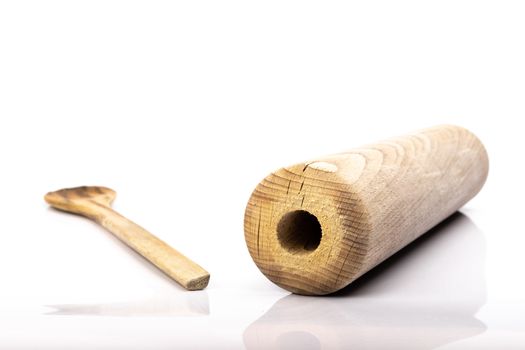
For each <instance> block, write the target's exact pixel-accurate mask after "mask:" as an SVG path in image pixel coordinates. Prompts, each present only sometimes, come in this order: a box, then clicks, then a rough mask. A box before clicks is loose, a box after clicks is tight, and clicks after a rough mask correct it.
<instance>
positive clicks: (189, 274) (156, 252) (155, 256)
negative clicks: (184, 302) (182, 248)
mask: <svg viewBox="0 0 525 350" xmlns="http://www.w3.org/2000/svg"><path fill="white" fill-rule="evenodd" d="M97 206H98V210H97V211H98V213H97V214H98V215H96V216H94V217H93V219H94V220H95V221H96V222H98V223H99V224H100V225H102V226H103V227H105V228H106V229H107V230H108V231H109V232H111V233H112V234H113V235H115V236H116V237H117V238H118V239H120V240H121V241H122V242H124V243H125V244H126V245H128V246H129V247H131V248H132V249H133V250H135V251H136V252H137V253H139V254H140V255H142V256H143V257H144V258H146V259H147V260H149V261H150V262H151V263H152V264H153V265H155V266H156V267H158V268H159V269H160V270H161V271H162V272H164V273H165V274H166V275H168V276H169V277H171V278H172V279H174V280H175V281H177V282H178V283H179V284H180V285H181V286H183V287H184V288H186V289H187V290H200V289H204V288H206V286H207V285H208V281H209V279H210V274H209V273H208V272H207V271H206V270H204V269H203V268H202V267H201V266H200V265H198V264H197V263H195V262H194V261H192V260H190V259H189V258H187V257H186V256H184V255H183V254H182V253H180V252H179V251H177V250H176V249H174V248H172V247H171V246H169V245H168V244H166V243H165V242H164V241H162V240H160V239H159V238H157V237H156V236H154V235H153V234H151V233H149V232H148V231H147V230H145V229H144V228H142V227H140V226H139V225H137V224H136V223H134V222H133V221H131V220H128V219H127V218H125V217H124V216H122V215H120V214H119V213H117V212H116V211H114V210H113V209H111V208H109V207H104V206H99V205H97Z"/></svg>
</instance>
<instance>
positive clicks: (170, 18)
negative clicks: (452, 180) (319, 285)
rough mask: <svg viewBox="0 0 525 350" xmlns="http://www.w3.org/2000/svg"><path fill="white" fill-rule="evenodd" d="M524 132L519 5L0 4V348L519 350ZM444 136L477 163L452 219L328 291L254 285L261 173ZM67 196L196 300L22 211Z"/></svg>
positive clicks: (66, 219)
mask: <svg viewBox="0 0 525 350" xmlns="http://www.w3.org/2000/svg"><path fill="white" fill-rule="evenodd" d="M523 117H525V4H524V3H523V2H521V1H514V2H513V1H492V2H490V1H458V0H455V1H432V2H425V1H413V2H409V1H384V2H380V1H363V2H359V3H352V2H327V1H324V2H323V1H319V2H312V1H299V2H287V1H264V2H247V1H238V2H230V1H210V2H205V1H190V2H174V1H167V2H153V1H144V2H137V1H122V2H110V1H98V2H97V1H82V2H74V1H63V2H57V1H35V2H27V1H3V2H1V3H0V150H1V163H0V164H1V175H0V179H1V181H0V193H1V197H0V198H1V200H0V209H1V220H0V329H1V331H0V348H2V349H4V348H5V349H35V348H44V349H77V348H78V349H92V348H96V349H112V348H115V349H125V348H126V349H128V348H132V349H146V348H147V349H175V348H228V349H234V348H243V347H247V348H249V349H256V348H279V347H281V348H303V349H305V348H328V349H329V348H357V349H360V348H367V349H376V348H402V349H407V348H417V349H431V348H437V347H439V348H441V349H464V348H487V349H494V348H500V349H512V348H517V349H523V348H524V347H525V335H524V334H525V316H524V315H525V280H524V272H523V271H524V267H525V254H524V253H523V251H524V246H525V236H524V233H525V229H524V226H523V220H522V218H523V216H524V211H523V209H524V206H523V200H522V198H524V196H525V190H524V188H523V178H524V175H525V174H524V170H523V169H524V166H523V150H524V148H525V141H524V139H523V137H524V130H523V127H522V126H521V125H522V120H523ZM442 123H453V124H458V125H461V126H464V127H467V128H469V129H470V130H472V131H473V132H474V133H476V134H477V135H478V136H479V137H480V139H481V140H482V141H483V142H484V144H485V146H486V148H487V149H488V152H489V156H490V162H491V164H490V167H491V168H490V174H489V179H488V181H487V183H486V185H485V187H484V189H483V190H482V191H481V192H480V194H479V195H478V196H477V197H476V198H475V199H474V200H472V201H471V202H469V203H468V204H467V205H466V206H465V207H464V208H463V209H462V210H461V212H462V214H461V215H457V216H456V217H454V218H453V219H452V220H450V221H449V223H448V224H446V225H444V226H442V227H441V228H440V229H438V230H437V231H435V232H434V233H432V234H430V235H429V238H427V239H423V240H422V241H421V242H419V243H417V244H416V245H415V247H413V248H410V249H408V251H407V252H405V253H403V254H401V255H400V256H399V257H398V258H396V259H394V261H391V262H389V263H386V264H384V266H382V267H381V268H380V269H379V270H378V271H375V272H373V273H372V274H370V276H368V277H365V278H364V279H363V281H362V282H361V283H360V285H358V286H357V287H356V288H353V289H352V288H350V289H348V290H345V291H344V292H343V293H341V294H339V295H338V296H336V297H327V298H307V297H298V296H289V295H288V293H287V292H286V291H284V290H281V289H279V288H278V287H276V286H274V285H273V284H272V283H271V282H269V281H268V280H266V278H265V277H264V276H263V275H262V274H261V273H260V272H259V271H258V270H257V268H256V267H255V265H254V264H253V263H252V261H251V259H250V257H249V254H248V252H247V249H246V247H245V243H244V238H243V229H242V223H243V214H244V206H245V204H246V202H247V200H248V198H249V195H250V193H251V191H252V189H253V188H254V187H255V185H256V184H257V182H258V181H260V180H261V178H263V177H264V176H265V175H267V174H268V173H269V172H271V171H273V170H275V169H276V168H279V167H281V166H285V165H289V164H292V163H296V162H299V161H303V160H306V159H311V158H315V157H316V156H319V155H324V154H330V153H335V152H340V151H343V150H346V149H349V148H351V147H353V146H359V145H361V144H364V143H370V142H373V141H376V140H378V139H381V138H384V137H389V136H394V135H399V134H403V133H404V132H408V131H412V130H415V129H419V128H423V127H427V126H433V125H436V124H442ZM79 185H104V186H108V187H111V188H113V189H115V190H116V191H117V192H118V197H117V200H116V201H115V203H114V208H115V209H116V210H118V211H120V212H121V213H122V214H124V215H126V216H128V217H129V218H131V219H132V220H134V221H136V222H137V223H139V224H140V225H142V226H144V227H145V228H147V229H149V230H150V231H151V232H153V233H154V234H156V235H157V236H159V237H160V238H162V239H164V240H165V241H167V242H168V243H170V244H171V245H173V246H174V247H176V248H177V249H179V250H181V251H182V252H184V253H185V254H187V255H189V256H190V257H191V258H193V259H194V260H196V261H198V262H199V263H200V264H201V265H203V266H204V267H206V268H207V269H208V270H209V271H210V272H211V275H212V279H211V282H210V284H209V286H208V288H207V289H206V290H205V291H202V292H186V291H184V290H183V289H181V288H180V287H179V286H178V285H176V284H175V283H174V282H172V281H171V280H169V279H168V278H166V277H164V275H162V273H160V272H158V271H157V270H156V269H155V268H153V267H151V266H150V265H149V264H148V263H146V262H145V260H143V259H142V258H140V257H139V256H138V255H137V254H135V253H133V252H132V251H131V250H130V249H128V248H127V247H125V246H124V245H123V244H121V243H120V242H119V241H118V240H117V239H115V238H113V236H111V235H110V234H109V233H107V232H106V231H104V230H103V229H101V228H99V227H98V226H96V225H95V224H93V223H91V222H90V221H88V220H86V219H83V218H80V217H76V216H73V215H69V214H65V213H59V212H57V211H55V210H52V209H49V208H48V207H47V205H46V204H45V203H44V201H43V195H44V194H45V193H46V192H48V191H51V190H56V189H59V188H62V187H71V186H79Z"/></svg>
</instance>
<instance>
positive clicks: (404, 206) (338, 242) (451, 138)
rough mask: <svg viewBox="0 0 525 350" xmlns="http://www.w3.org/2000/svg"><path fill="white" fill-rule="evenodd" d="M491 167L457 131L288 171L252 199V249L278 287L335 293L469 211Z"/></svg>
mask: <svg viewBox="0 0 525 350" xmlns="http://www.w3.org/2000/svg"><path fill="white" fill-rule="evenodd" d="M488 167H489V165H488V156H487V152H486V150H485V148H484V147H483V144H482V143H481V142H480V140H479V139H478V138H477V137H476V136H475V135H474V134H472V133H471V132H470V131H468V130H466V129H464V128H461V127H458V126H451V125H444V126H437V127H433V128H429V129H425V130H421V131H418V132H415V133H412V134H409V135H406V136H403V137H397V138H392V139H389V140H386V141H382V142H378V143H375V144H371V145H368V146H365V147H361V148H356V149H353V150H350V151H348V152H344V153H339V154H335V155H331V156H326V157H321V158H318V159H314V160H310V161H307V162H303V163H299V164H295V165H291V166H288V167H284V168H281V169H279V170H277V171H275V172H273V173H271V174H270V175H268V176H267V177H266V178H264V179H263V180H262V181H261V182H260V183H259V184H258V185H257V187H256V188H255V190H254V191H253V193H252V195H251V197H250V199H249V201H248V204H247V207H246V212H245V217H244V235H245V239H246V244H247V246H248V250H249V252H250V255H251V257H252V259H253V260H254V262H255V264H256V265H257V267H258V268H259V269H260V270H261V272H262V273H263V274H264V275H265V276H266V277H267V278H269V279H270V280H271V281H272V282H274V283H275V284H277V285H278V286H280V287H282V288H284V289H287V290H289V291H291V292H293V293H296V294H304V295H324V294H329V293H333V292H335V291H337V290H339V289H342V288H344V287H345V286H347V285H349V284H350V283H352V282H353V281H354V280H356V279H357V278H358V277H360V276H362V275H363V274H364V273H366V272H367V271H369V270H370V269H372V268H373V267H375V266H376V265H378V264H379V263H381V262H382V261H384V260H386V259H387V258H388V257H390V256H391V255H393V254H394V253H396V252H397V251H399V250H400V249H402V248H403V247H404V246H406V245H407V244H409V243H410V242H412V241H414V240H415V239H416V238H418V237H419V236H421V235H422V234H423V233H425V232H427V231H428V230H430V229H431V228H432V227H433V226H435V225H436V224H438V223H439V222H441V221H442V220H444V219H445V218H447V217H448V216H450V215H451V214H453V213H454V212H455V211H457V210H458V209H459V208H460V207H462V206H463V205H464V204H465V203H466V202H468V201H469V200H470V199H471V198H472V197H474V196H475V195H476V194H477V193H478V192H479V190H480V189H481V187H482V186H483V184H484V183H485V180H486V178H487V174H488Z"/></svg>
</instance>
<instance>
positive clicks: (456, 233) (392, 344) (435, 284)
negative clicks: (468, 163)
mask: <svg viewBox="0 0 525 350" xmlns="http://www.w3.org/2000/svg"><path fill="white" fill-rule="evenodd" d="M484 260H485V242H484V237H483V234H482V232H481V231H480V230H479V229H478V228H477V227H476V226H475V225H474V224H473V223H472V221H470V219H469V218H468V217H466V216H465V215H463V214H461V213H457V214H454V215H453V216H452V217H451V218H449V219H448V220H446V221H445V222H443V223H442V224H440V225H439V226H437V227H436V228H435V229H433V230H432V231H431V232H429V233H427V234H426V235H423V236H422V237H421V238H419V239H418V240H416V241H415V242H414V243H412V244H411V245H410V246H409V247H407V248H405V249H404V250H402V251H401V252H399V253H398V254H396V255H394V256H393V257H392V258H390V259H388V260H387V261H385V262H384V263H383V264H381V265H380V266H378V267H377V268H376V269H374V270H372V271H371V272H370V273H368V274H366V275H365V276H363V277H362V278H361V279H360V280H358V281H356V282H354V284H352V285H350V286H349V287H347V288H345V289H343V290H342V291H341V292H339V293H337V294H336V295H332V296H329V297H303V296H297V295H289V296H286V297H284V298H282V299H280V300H279V301H278V302H277V303H275V304H274V306H273V307H272V308H271V309H270V310H269V311H268V312H267V313H266V314H265V315H263V316H262V317H261V318H259V319H258V320H257V321H255V322H254V323H253V324H251V325H250V326H249V327H248V328H247V329H246V330H245V332H244V342H245V345H246V347H247V348H249V349H259V348H260V349H280V348H296V347H298V346H299V347H300V348H301V349H325V348H326V349H343V348H344V349H346V348H358V349H383V348H388V349H398V348H399V349H432V348H435V347H437V346H441V345H443V344H447V343H450V342H453V341H456V340H459V339H463V338H467V337H471V336H473V335H476V334H479V333H482V332H483V331H484V330H485V329H486V327H485V325H484V324H483V323H482V322H481V321H479V320H478V319H476V318H475V317H474V314H475V313H476V312H477V311H478V310H479V308H480V307H481V306H482V305H483V304H484V303H485V298H486V296H485V294H486V293H485V277H484Z"/></svg>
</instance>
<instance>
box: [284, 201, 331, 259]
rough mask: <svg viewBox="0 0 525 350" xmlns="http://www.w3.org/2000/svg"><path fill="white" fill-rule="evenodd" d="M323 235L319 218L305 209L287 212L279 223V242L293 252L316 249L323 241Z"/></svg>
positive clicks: (306, 251) (305, 251)
mask: <svg viewBox="0 0 525 350" xmlns="http://www.w3.org/2000/svg"><path fill="white" fill-rule="evenodd" d="M322 235H323V231H322V230H321V224H320V223H319V220H317V218H316V217H315V215H312V214H310V213H309V212H307V211H305V210H295V211H291V212H289V213H286V214H285V215H283V217H282V218H281V220H280V221H279V224H277V238H278V239H279V243H280V244H281V246H282V247H283V248H284V249H286V250H288V251H289V252H291V253H308V252H312V251H314V250H315V249H317V247H318V246H319V243H321V237H322Z"/></svg>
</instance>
